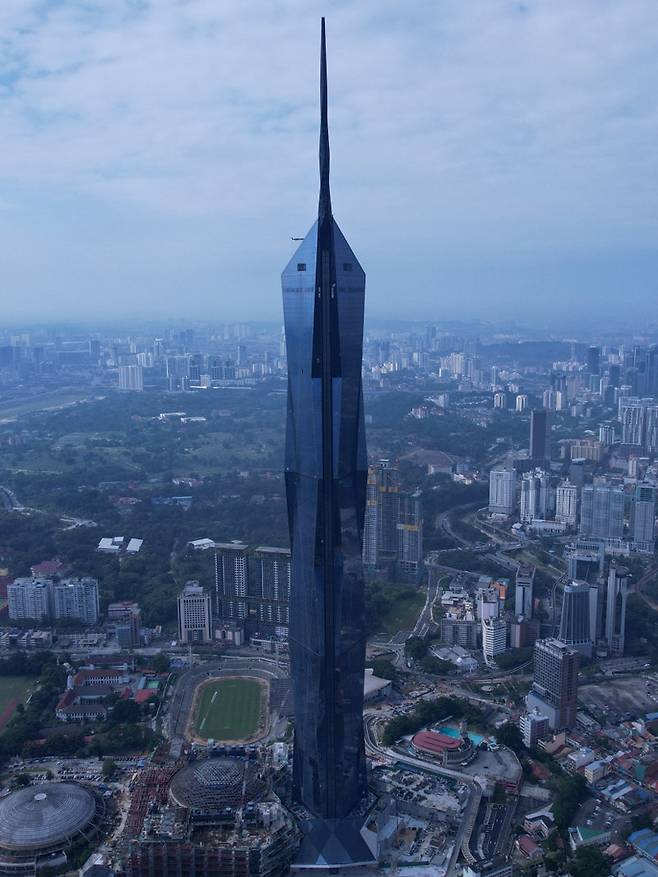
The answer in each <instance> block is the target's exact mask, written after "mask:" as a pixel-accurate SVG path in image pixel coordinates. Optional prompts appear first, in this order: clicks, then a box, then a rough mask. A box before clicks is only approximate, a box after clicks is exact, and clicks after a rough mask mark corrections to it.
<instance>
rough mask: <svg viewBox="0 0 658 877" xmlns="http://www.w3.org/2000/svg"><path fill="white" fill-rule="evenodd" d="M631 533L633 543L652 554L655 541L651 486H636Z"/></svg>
mask: <svg viewBox="0 0 658 877" xmlns="http://www.w3.org/2000/svg"><path fill="white" fill-rule="evenodd" d="M631 533H632V536H633V542H635V543H637V544H638V545H641V546H643V547H644V548H645V550H647V551H650V552H653V550H654V547H655V541H656V488H655V487H654V486H653V485H652V484H638V485H637V486H636V488H635V495H634V496H633V504H632V506H631Z"/></svg>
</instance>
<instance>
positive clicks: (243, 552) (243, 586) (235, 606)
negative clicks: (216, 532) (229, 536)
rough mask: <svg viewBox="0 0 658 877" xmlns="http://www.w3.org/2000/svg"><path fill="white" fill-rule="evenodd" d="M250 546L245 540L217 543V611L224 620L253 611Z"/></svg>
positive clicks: (243, 617) (237, 619) (242, 617)
mask: <svg viewBox="0 0 658 877" xmlns="http://www.w3.org/2000/svg"><path fill="white" fill-rule="evenodd" d="M248 592H249V549H248V548H247V546H246V545H245V544H244V543H242V542H218V543H217V544H216V545H215V611H216V614H217V618H218V619H219V620H221V621H241V620H243V619H245V618H246V617H247V615H248V614H249V605H248V602H247V597H248Z"/></svg>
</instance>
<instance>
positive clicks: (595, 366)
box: [587, 346, 601, 375]
mask: <svg viewBox="0 0 658 877" xmlns="http://www.w3.org/2000/svg"><path fill="white" fill-rule="evenodd" d="M587 371H588V373H589V374H590V375H600V374H601V348H600V347H594V346H592V347H588V348H587Z"/></svg>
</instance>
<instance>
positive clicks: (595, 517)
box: [579, 484, 624, 539]
mask: <svg viewBox="0 0 658 877" xmlns="http://www.w3.org/2000/svg"><path fill="white" fill-rule="evenodd" d="M579 533H580V535H581V536H588V537H593V538H595V539H621V538H622V536H623V535H624V491H623V488H621V487H614V486H613V485H611V484H586V485H585V486H584V487H583V488H582V490H581V505H580V529H579Z"/></svg>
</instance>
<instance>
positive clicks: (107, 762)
mask: <svg viewBox="0 0 658 877" xmlns="http://www.w3.org/2000/svg"><path fill="white" fill-rule="evenodd" d="M116 768H117V766H116V762H115V761H114V759H113V758H104V759H103V779H106V780H109V779H111V778H112V777H113V776H114V771H115V770H116Z"/></svg>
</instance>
